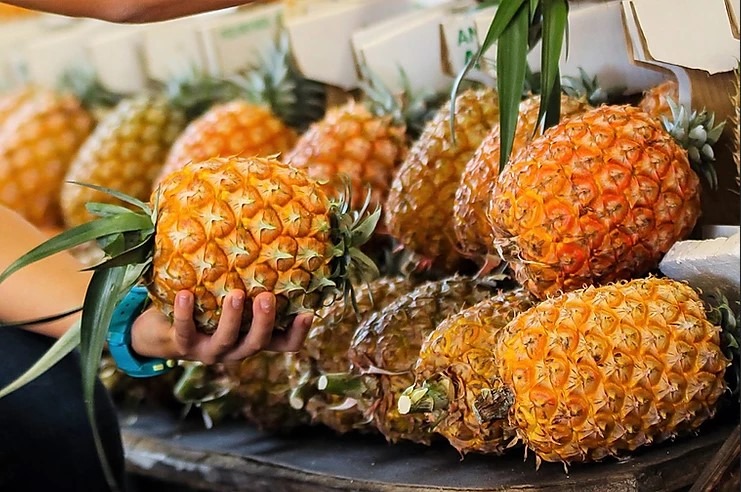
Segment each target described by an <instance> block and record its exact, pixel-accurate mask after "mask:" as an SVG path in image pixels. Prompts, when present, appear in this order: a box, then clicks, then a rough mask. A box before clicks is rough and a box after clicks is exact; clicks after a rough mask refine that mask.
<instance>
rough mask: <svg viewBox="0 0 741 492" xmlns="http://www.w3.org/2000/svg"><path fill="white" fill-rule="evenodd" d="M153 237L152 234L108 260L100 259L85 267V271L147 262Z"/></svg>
mask: <svg viewBox="0 0 741 492" xmlns="http://www.w3.org/2000/svg"><path fill="white" fill-rule="evenodd" d="M153 242H154V238H153V237H152V236H149V237H147V238H146V239H144V240H143V241H141V242H140V243H138V244H136V245H135V246H133V247H131V248H129V249H126V250H124V251H122V252H121V253H119V254H117V255H115V256H113V257H111V258H110V259H108V260H105V261H102V262H100V263H98V264H97V265H94V266H91V267H89V268H86V269H85V270H86V271H91V270H92V271H95V270H102V269H104V268H113V267H119V266H125V265H141V264H145V263H148V261H149V259H150V256H151V253H152V248H153V244H152V243H153Z"/></svg>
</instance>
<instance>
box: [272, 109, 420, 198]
mask: <svg viewBox="0 0 741 492" xmlns="http://www.w3.org/2000/svg"><path fill="white" fill-rule="evenodd" d="M406 150H407V149H406V142H405V135H404V126H403V125H400V124H398V123H395V122H394V120H393V119H392V117H391V116H376V115H375V114H374V113H372V112H371V111H370V110H369V109H368V108H367V107H366V106H365V105H363V104H360V103H356V102H354V101H350V102H348V103H346V104H344V105H342V106H338V107H334V108H331V109H329V110H328V111H327V114H326V115H325V116H324V118H323V119H322V120H320V121H318V122H316V123H314V124H313V125H311V127H309V129H308V130H307V131H306V133H304V134H303V135H302V136H301V138H300V139H299V141H298V142H297V143H296V145H295V146H294V148H293V149H292V150H291V151H290V152H288V153H287V154H286V155H285V158H284V161H285V162H286V163H288V164H290V165H292V166H294V167H298V168H301V169H305V170H306V172H307V173H308V174H309V176H311V177H312V178H314V179H319V180H323V181H327V184H326V186H325V188H324V190H325V192H326V193H327V194H328V195H330V196H332V195H336V194H337V193H338V191H340V190H341V187H340V184H341V178H342V177H343V175H344V176H347V177H348V178H349V179H350V182H351V184H352V189H353V196H354V197H355V201H354V203H353V206H354V207H356V208H359V207H360V206H362V204H363V198H364V196H365V189H366V186H370V190H371V204H373V205H381V204H383V202H384V200H385V198H386V195H387V193H388V188H389V185H390V183H391V178H392V176H393V173H394V170H395V169H396V168H397V167H398V165H399V163H400V162H401V161H402V159H403V158H404V156H405V154H406Z"/></svg>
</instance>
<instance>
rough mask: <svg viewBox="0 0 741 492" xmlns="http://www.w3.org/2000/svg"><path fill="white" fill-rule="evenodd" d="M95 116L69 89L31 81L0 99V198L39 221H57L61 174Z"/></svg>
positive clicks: (43, 224) (41, 223) (45, 223)
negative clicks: (40, 84)
mask: <svg viewBox="0 0 741 492" xmlns="http://www.w3.org/2000/svg"><path fill="white" fill-rule="evenodd" d="M92 127H93V119H92V117H91V116H90V114H89V113H88V112H87V110H86V109H85V108H84V107H83V106H82V104H81V102H80V100H79V99H78V98H77V97H75V96H74V95H72V94H67V93H58V92H56V91H52V90H48V89H43V88H39V87H29V88H25V89H21V90H20V91H16V92H13V93H11V94H8V95H6V96H5V97H4V98H3V100H2V101H1V102H0V203H2V204H4V205H5V206H7V207H9V208H12V209H13V210H15V211H17V212H18V213H20V214H21V215H23V216H24V217H25V218H26V219H27V220H29V221H30V222H32V223H34V224H36V225H37V226H40V227H48V226H55V225H57V224H59V222H60V221H61V216H60V210H59V205H58V200H59V193H60V187H61V186H62V180H63V177H64V175H65V173H66V172H67V169H68V167H69V166H70V163H71V162H72V160H73V158H74V156H75V153H76V152H77V150H78V148H79V147H80V146H81V145H82V143H83V141H84V140H85V139H86V138H87V137H88V135H89V134H90V132H91V130H92Z"/></svg>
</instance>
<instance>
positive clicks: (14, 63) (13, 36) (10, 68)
mask: <svg viewBox="0 0 741 492" xmlns="http://www.w3.org/2000/svg"><path fill="white" fill-rule="evenodd" d="M43 33H44V26H43V24H42V23H41V22H39V19H38V18H36V17H34V18H29V19H23V20H16V21H13V27H12V28H4V29H0V87H2V88H3V89H6V88H10V87H16V86H18V85H20V84H22V83H23V81H24V80H25V77H26V76H25V70H24V68H23V63H22V57H19V55H20V52H19V51H20V50H18V46H23V45H25V44H27V43H28V42H30V41H33V40H36V39H38V38H39V37H41V35H42V34H43Z"/></svg>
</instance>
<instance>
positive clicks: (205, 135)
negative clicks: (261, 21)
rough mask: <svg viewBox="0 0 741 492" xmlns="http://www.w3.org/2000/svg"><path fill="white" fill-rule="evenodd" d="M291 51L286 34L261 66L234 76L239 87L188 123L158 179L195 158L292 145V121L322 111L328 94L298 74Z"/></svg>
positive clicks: (282, 150)
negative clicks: (293, 64) (232, 93)
mask: <svg viewBox="0 0 741 492" xmlns="http://www.w3.org/2000/svg"><path fill="white" fill-rule="evenodd" d="M288 56H289V46H288V40H287V38H286V37H283V38H281V40H280V41H279V43H278V44H277V45H276V46H275V47H274V48H273V49H272V50H271V51H270V52H269V53H268V54H267V56H266V57H265V60H263V62H262V64H261V66H260V67H259V68H258V69H257V70H256V71H254V72H250V73H249V74H248V75H246V76H244V77H240V78H237V79H235V81H236V82H239V83H238V84H235V87H239V88H238V89H237V93H236V94H235V95H234V96H233V98H230V99H231V100H230V101H228V102H224V103H221V104H216V105H214V106H213V107H211V108H210V109H209V110H208V111H206V112H205V113H204V114H203V115H201V116H200V117H198V118H197V119H195V120H194V121H192V122H191V123H190V124H189V125H188V127H187V128H186V129H185V131H184V132H183V133H182V134H181V135H180V136H179V137H178V138H177V140H176V141H175V143H174V144H173V146H172V148H171V149H170V151H169V153H168V155H167V159H166V161H165V164H164V166H163V167H162V169H161V171H160V172H159V175H158V177H157V178H156V179H155V183H159V182H160V181H161V180H162V179H163V178H164V177H165V176H167V175H168V174H169V173H171V172H172V171H174V170H177V169H179V168H181V167H182V166H183V165H185V164H187V163H188V162H191V161H202V160H205V159H209V158H211V157H228V156H238V155H243V156H246V157H254V156H263V157H264V156H268V155H275V154H283V153H285V152H287V151H288V150H290V149H291V148H292V147H293V145H294V144H295V143H296V139H297V138H298V137H297V134H296V130H295V129H294V128H293V127H296V128H300V127H301V126H302V125H304V124H305V122H306V120H307V119H310V120H313V119H318V118H319V117H321V115H322V113H323V106H324V97H325V94H324V90H323V88H322V87H321V86H320V85H319V84H318V83H311V81H305V80H303V79H301V78H300V77H299V75H298V73H297V72H296V71H295V69H292V68H291V64H290V62H289V60H288ZM298 97H303V99H304V100H301V101H299V100H298Z"/></svg>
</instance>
